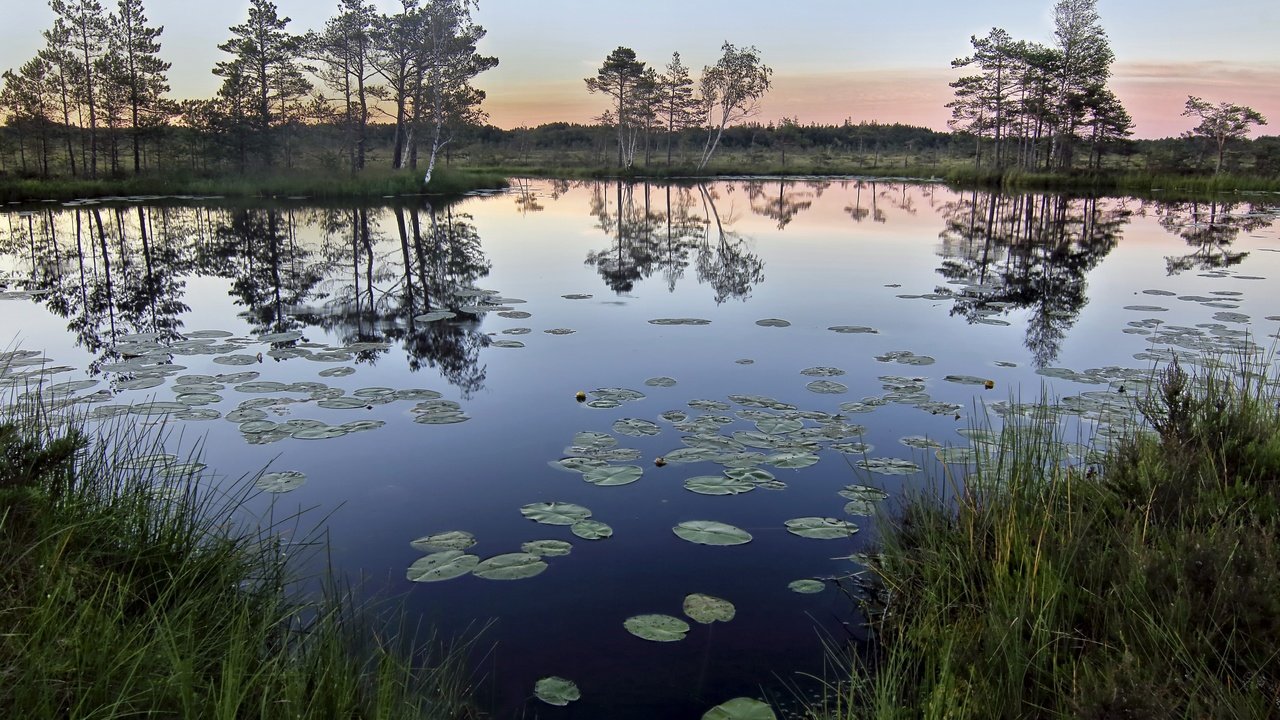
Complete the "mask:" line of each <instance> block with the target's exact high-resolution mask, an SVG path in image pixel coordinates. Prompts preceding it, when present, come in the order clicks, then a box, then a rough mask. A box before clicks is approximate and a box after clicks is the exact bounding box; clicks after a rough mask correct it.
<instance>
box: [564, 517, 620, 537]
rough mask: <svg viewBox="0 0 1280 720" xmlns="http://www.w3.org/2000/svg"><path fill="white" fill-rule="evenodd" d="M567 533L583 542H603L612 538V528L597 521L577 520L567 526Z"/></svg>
mask: <svg viewBox="0 0 1280 720" xmlns="http://www.w3.org/2000/svg"><path fill="white" fill-rule="evenodd" d="M569 532H571V533H573V534H574V535H577V536H578V537H580V538H582V539H583V540H603V539H605V538H608V537H613V528H611V527H609V526H608V525H605V524H604V523H602V522H600V521H599V520H579V521H578V522H576V523H574V524H573V525H570V526H569Z"/></svg>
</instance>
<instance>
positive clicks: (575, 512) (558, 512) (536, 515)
mask: <svg viewBox="0 0 1280 720" xmlns="http://www.w3.org/2000/svg"><path fill="white" fill-rule="evenodd" d="M520 514H521V515H524V516H525V517H527V518H529V519H530V520H533V521H534V522H540V523H542V524H543V525H572V524H574V523H576V522H578V521H580V520H586V519H587V518H589V517H591V511H590V510H588V509H586V508H584V507H582V506H581V505H574V504H573V503H564V502H549V503H530V504H528V505H525V506H524V507H522V508H520Z"/></svg>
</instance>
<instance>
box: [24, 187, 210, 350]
mask: <svg viewBox="0 0 1280 720" xmlns="http://www.w3.org/2000/svg"><path fill="white" fill-rule="evenodd" d="M19 220H20V222H18V223H16V224H14V223H12V222H11V223H10V226H9V234H8V238H7V242H6V244H5V246H4V250H5V251H6V252H9V253H13V254H17V255H25V256H26V258H25V260H26V262H24V263H23V264H24V265H28V266H29V268H30V275H29V276H28V277H26V278H23V280H22V285H23V287H24V289H27V290H34V291H40V292H42V293H43V301H44V303H45V305H46V307H48V309H49V310H50V311H51V312H53V313H54V314H56V315H58V316H60V317H63V318H66V319H67V321H68V329H69V330H71V331H72V332H73V333H75V336H76V340H77V343H78V344H79V345H80V346H81V347H83V348H85V349H86V350H87V351H89V352H90V353H92V354H94V355H95V356H96V357H95V359H94V360H93V362H92V363H91V364H90V368H89V370H90V372H91V373H93V374H97V373H98V372H100V369H101V368H102V367H103V365H104V364H106V363H109V362H113V361H116V360H119V359H120V353H119V352H118V351H117V350H116V349H115V346H116V344H117V342H118V341H119V339H120V338H121V337H123V336H125V335H128V334H134V333H147V334H153V335H154V336H155V337H156V339H157V340H158V341H160V342H167V341H172V340H174V339H176V338H178V337H179V334H178V330H179V328H180V327H181V322H180V321H179V319H178V318H179V316H180V315H181V314H182V313H184V312H186V311H187V310H188V309H189V308H188V307H187V306H186V304H185V303H184V302H183V301H182V296H183V293H184V291H185V281H183V280H182V279H181V278H182V277H183V276H184V275H186V274H187V273H188V272H189V270H190V261H189V259H188V258H187V254H186V253H185V251H184V250H183V248H184V247H185V242H183V241H185V239H186V238H185V233H186V231H187V228H186V227H185V225H184V224H183V223H180V222H177V221H176V219H175V218H173V217H172V215H171V213H170V211H168V210H166V209H151V208H142V207H138V208H135V209H133V210H126V209H124V208H114V209H112V208H102V207H98V206H94V207H91V208H79V207H77V208H74V209H73V210H70V211H67V212H65V213H55V211H53V210H47V211H45V212H43V213H39V214H37V213H29V214H25V215H24V216H22V217H21V218H19ZM157 226H158V229H157Z"/></svg>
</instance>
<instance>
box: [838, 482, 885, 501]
mask: <svg viewBox="0 0 1280 720" xmlns="http://www.w3.org/2000/svg"><path fill="white" fill-rule="evenodd" d="M836 494H837V495H839V496H840V497H842V498H844V499H846V500H866V501H869V502H878V501H880V500H884V499H885V498H888V497H889V493H887V492H885V491H883V490H881V489H880V488H875V487H871V486H870V485H845V486H844V489H843V490H841V491H840V492H838V493H836Z"/></svg>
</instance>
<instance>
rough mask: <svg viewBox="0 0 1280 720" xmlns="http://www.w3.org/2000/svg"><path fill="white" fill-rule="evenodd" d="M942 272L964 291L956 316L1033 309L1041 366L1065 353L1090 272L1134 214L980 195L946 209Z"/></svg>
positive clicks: (1030, 328) (1088, 204)
mask: <svg viewBox="0 0 1280 720" xmlns="http://www.w3.org/2000/svg"><path fill="white" fill-rule="evenodd" d="M941 212H942V216H943V219H944V222H945V223H946V225H945V227H944V229H943V230H942V232H941V233H940V237H941V238H942V247H941V250H940V254H941V255H942V257H943V258H944V260H943V262H942V266H941V267H940V268H938V272H939V274H941V275H943V276H944V277H946V278H947V279H948V280H950V281H952V283H955V284H959V285H961V286H962V287H961V289H960V290H954V289H951V288H940V289H939V292H943V293H947V294H953V295H954V301H955V304H954V306H953V307H952V310H951V313H952V315H959V316H961V317H964V318H965V319H966V320H968V321H969V322H970V323H975V322H984V321H989V320H990V319H991V318H993V317H994V316H996V315H1001V314H1005V313H1007V312H1008V311H1009V310H1010V309H1015V308H1016V309H1028V310H1030V311H1031V313H1030V319H1029V320H1028V324H1027V335H1026V346H1027V349H1028V350H1030V351H1031V353H1032V357H1033V361H1034V362H1035V364H1036V366H1037V367H1044V366H1045V365H1048V364H1050V363H1052V362H1053V361H1054V360H1055V359H1056V358H1057V356H1058V352H1059V349H1060V347H1061V345H1062V340H1063V338H1064V337H1065V336H1066V332H1067V330H1069V329H1070V328H1071V326H1072V325H1073V324H1074V323H1075V320H1076V318H1077V317H1078V316H1079V314H1080V311H1081V310H1082V309H1083V308H1084V306H1085V305H1086V304H1087V303H1088V301H1089V300H1088V296H1087V289H1088V283H1087V282H1086V275H1087V273H1088V272H1089V271H1090V270H1092V269H1093V268H1094V267H1096V266H1097V265H1098V263H1100V262H1101V261H1102V259H1103V258H1104V257H1106V256H1107V254H1108V253H1110V252H1111V250H1112V249H1113V248H1115V246H1116V243H1117V242H1118V241H1119V238H1120V234H1121V232H1122V229H1123V227H1124V225H1125V224H1127V223H1128V221H1129V216H1130V214H1131V213H1130V212H1129V211H1128V210H1127V209H1126V208H1125V207H1124V206H1123V204H1120V203H1117V204H1114V205H1106V204H1099V202H1098V200H1096V199H1083V200H1073V199H1068V198H1065V197H1061V196H1055V195H1034V194H1022V195H1005V194H1001V193H983V192H978V191H973V192H971V193H969V195H967V196H959V197H958V198H957V199H956V200H954V201H952V202H948V203H945V204H943V205H942V206H941Z"/></svg>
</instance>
